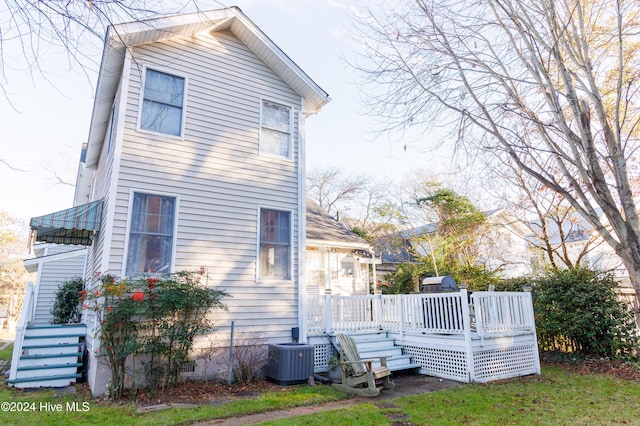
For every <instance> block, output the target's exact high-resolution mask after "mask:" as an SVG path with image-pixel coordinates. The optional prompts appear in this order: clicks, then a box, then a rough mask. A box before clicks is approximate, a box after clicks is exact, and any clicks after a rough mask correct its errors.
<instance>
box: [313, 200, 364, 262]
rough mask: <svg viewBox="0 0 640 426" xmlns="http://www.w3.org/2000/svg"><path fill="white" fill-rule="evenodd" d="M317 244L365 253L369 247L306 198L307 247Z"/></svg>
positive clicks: (360, 238) (362, 239)
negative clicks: (358, 250)
mask: <svg viewBox="0 0 640 426" xmlns="http://www.w3.org/2000/svg"><path fill="white" fill-rule="evenodd" d="M319 244H321V245H330V246H331V247H342V248H353V249H356V250H357V249H360V250H367V251H368V250H369V249H370V246H371V245H370V244H369V242H368V241H367V240H365V239H364V238H362V237H360V236H359V235H357V234H355V233H354V232H353V231H351V230H349V229H348V228H347V227H346V226H344V225H343V224H342V223H340V222H338V221H337V220H336V219H334V218H333V216H331V215H330V214H329V213H327V212H325V211H324V210H323V209H322V207H320V205H319V204H317V203H315V202H314V201H312V200H310V199H309V198H307V245H319Z"/></svg>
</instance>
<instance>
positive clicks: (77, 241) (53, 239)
mask: <svg viewBox="0 0 640 426" xmlns="http://www.w3.org/2000/svg"><path fill="white" fill-rule="evenodd" d="M101 217H102V200H98V201H93V202H91V203H89V204H83V205H81V206H76V207H72V208H70V209H66V210H62V211H59V212H55V213H50V214H46V215H44V216H39V217H33V218H31V222H30V223H29V226H30V227H31V237H32V241H34V240H35V241H44V242H47V243H56V244H74V245H82V246H90V245H91V243H92V242H93V241H92V238H91V237H92V236H93V234H95V233H96V232H98V230H99V229H100V219H101Z"/></svg>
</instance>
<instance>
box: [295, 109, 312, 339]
mask: <svg viewBox="0 0 640 426" xmlns="http://www.w3.org/2000/svg"><path fill="white" fill-rule="evenodd" d="M300 104H301V111H297V112H298V276H297V285H298V327H299V329H300V339H299V340H298V341H299V342H301V343H305V342H306V341H307V334H308V327H309V325H308V324H307V303H308V301H307V294H306V288H307V286H306V282H303V281H306V276H307V262H306V255H305V253H306V251H307V191H306V184H305V183H306V178H307V177H306V149H305V143H306V138H305V123H304V121H305V99H304V98H303V97H301V99H300Z"/></svg>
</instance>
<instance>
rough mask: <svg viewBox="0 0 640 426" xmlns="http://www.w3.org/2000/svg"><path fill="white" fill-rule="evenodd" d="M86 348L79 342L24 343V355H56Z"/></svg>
mask: <svg viewBox="0 0 640 426" xmlns="http://www.w3.org/2000/svg"><path fill="white" fill-rule="evenodd" d="M82 349H84V344H82V343H78V341H77V340H76V342H75V343H67V342H64V343H53V344H51V343H49V344H37V345H32V344H28V345H22V354H23V355H55V354H71V353H76V352H78V351H80V350H82Z"/></svg>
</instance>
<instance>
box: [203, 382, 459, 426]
mask: <svg viewBox="0 0 640 426" xmlns="http://www.w3.org/2000/svg"><path fill="white" fill-rule="evenodd" d="M393 381H394V383H395V388H394V389H393V390H382V392H380V395H378V396H377V397H375V398H351V399H346V400H342V401H336V402H329V403H326V404H320V405H313V406H309V407H297V408H291V409H289V410H281V411H271V412H267V413H259V414H252V415H249V416H242V417H232V418H229V419H220V420H211V421H208V422H202V423H197V424H198V425H200V426H236V425H249V424H256V423H262V422H266V421H270V420H277V419H282V418H286V417H295V416H304V415H309V414H314V413H318V412H322V411H329V410H339V409H341V408H348V407H353V406H355V405H360V404H375V405H380V404H381V402H382V401H386V402H383V403H382V404H387V403H391V401H389V400H391V399H394V398H399V397H401V396H406V395H418V394H423V393H429V392H436V391H439V390H442V389H448V388H452V387H456V386H465V384H464V383H459V382H454V381H451V380H443V379H438V378H437V377H430V376H421V375H403V376H397V377H394V379H393Z"/></svg>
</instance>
